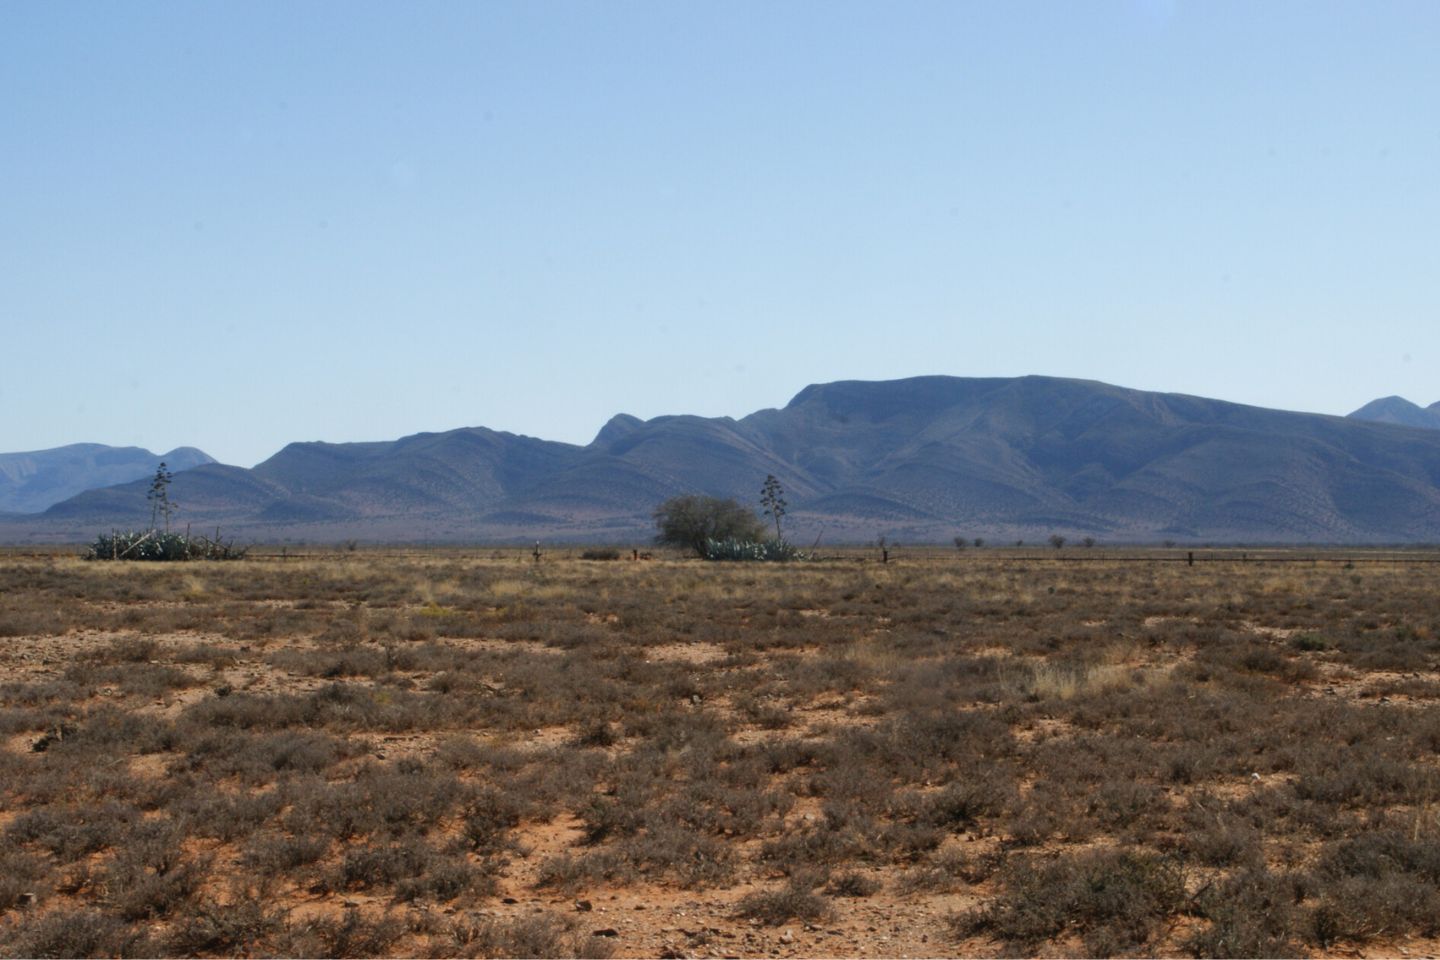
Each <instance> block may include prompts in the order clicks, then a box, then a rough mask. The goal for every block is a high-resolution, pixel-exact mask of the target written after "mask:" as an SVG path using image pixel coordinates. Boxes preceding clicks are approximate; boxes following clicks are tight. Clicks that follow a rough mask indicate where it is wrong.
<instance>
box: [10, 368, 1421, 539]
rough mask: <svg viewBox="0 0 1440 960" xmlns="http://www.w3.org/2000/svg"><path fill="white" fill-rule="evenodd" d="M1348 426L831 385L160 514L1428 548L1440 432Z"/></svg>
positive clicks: (390, 456) (353, 446) (445, 530)
mask: <svg viewBox="0 0 1440 960" xmlns="http://www.w3.org/2000/svg"><path fill="white" fill-rule="evenodd" d="M1374 406H1375V405H1374V404H1371V405H1369V406H1367V407H1366V408H1364V409H1366V410H1368V409H1370V407H1374ZM1417 409H1419V408H1417ZM1360 412H1361V411H1357V414H1356V415H1352V416H1351V417H1333V416H1324V415H1319V414H1310V413H1295V412H1288V411H1280V410H1270V409H1264V408H1260V407H1252V406H1245V405H1242V404H1235V403H1228V402H1225V401H1221V400H1212V399H1206V398H1202V397H1194V396H1187V395H1181V394H1166V393H1151V392H1145V391H1139V390H1130V389H1125V388H1121V387H1116V386H1110V385H1108V384H1103V383H1097V382H1093V381H1085V380H1070V379H1059V378H1053V377H1019V378H1003V379H1002V378H994V379H968V378H956V377H938V376H936V377H917V378H912V379H907V380H894V381H883V382H864V381H843V382H838V383H830V384H821V385H814V386H809V387H806V388H805V389H803V390H801V391H800V392H799V393H798V394H797V395H796V396H795V397H794V399H792V400H791V401H790V403H788V404H787V405H786V406H785V407H784V408H782V409H767V410H760V411H758V412H756V413H752V414H750V415H749V416H746V417H743V418H741V419H738V420H737V419H732V418H728V417H719V418H704V417H695V416H663V417H656V418H654V419H650V420H640V419H638V418H636V417H632V416H627V415H625V414H621V415H618V416H615V417H614V418H612V419H611V420H610V421H609V422H608V423H606V424H605V426H604V427H603V428H602V429H601V430H600V432H599V433H598V434H597V435H596V437H595V439H594V440H592V441H591V442H590V443H589V444H586V445H576V444H566V443H557V442H553V441H547V440H539V439H535V438H533V437H525V436H517V435H515V434H510V433H502V432H497V431H494V430H489V429H486V428H484V427H472V428H465V429H459V430H451V431H447V432H444V433H420V434H415V435H413V436H409V437H404V438H402V439H399V440H394V441H386V442H375V443H338V444H337V443H293V444H290V445H288V446H286V447H285V448H284V449H282V450H280V451H279V452H278V453H276V454H275V455H274V456H272V457H271V458H270V459H268V460H266V461H264V462H263V463H260V464H258V465H257V466H255V467H254V468H252V469H249V470H246V469H242V468H239V467H232V466H225V465H221V464H216V463H210V464H205V465H201V466H197V467H194V468H192V469H188V470H185V471H183V472H177V473H176V475H175V481H174V483H173V485H172V487H171V491H170V495H171V497H172V499H173V500H174V501H175V502H176V503H178V504H179V505H180V511H181V512H180V514H179V518H180V520H181V522H191V523H194V524H196V525H198V526H200V527H203V528H209V527H213V526H217V525H218V526H221V527H223V528H224V530H225V532H226V533H227V534H233V535H236V536H240V537H248V538H255V539H266V540H279V539H287V538H288V539H310V540H337V539H343V538H350V537H356V538H361V539H367V540H389V541H395V540H405V541H447V540H448V541H509V542H518V541H529V540H534V539H547V540H552V541H553V540H571V541H599V540H608V541H627V542H633V541H636V540H638V539H640V538H644V537H647V536H648V535H649V534H650V532H651V530H652V523H651V519H650V515H651V512H652V511H653V509H654V508H655V506H656V505H657V504H659V503H660V502H662V501H663V500H664V499H666V498H667V497H670V496H674V495H676V494H680V493H691V492H700V493H708V494H713V495H717V496H727V497H736V498H737V499H740V500H742V501H743V502H746V503H756V502H757V500H758V495H759V490H760V485H761V483H762V481H763V480H764V479H765V477H766V475H767V474H774V475H775V476H776V477H777V478H779V480H780V482H781V484H782V485H783V486H784V488H785V491H786V496H787V499H788V500H789V503H790V514H789V515H788V516H787V517H786V520H787V522H788V524H789V529H788V532H789V534H790V536H791V537H792V538H793V539H795V540H797V541H799V542H802V543H808V542H809V541H810V540H811V538H813V537H814V536H816V535H817V534H819V533H820V532H821V531H824V537H825V539H826V540H827V542H840V541H851V542H855V541H863V540H869V539H873V538H874V537H875V536H876V535H877V534H885V535H886V536H889V537H891V538H892V539H895V538H899V539H904V540H909V541H912V542H913V541H922V540H929V541H942V542H943V541H948V540H949V539H950V538H951V537H953V536H956V535H963V536H966V537H975V536H980V537H986V538H989V539H992V540H997V541H998V540H1006V541H1013V540H1014V539H1029V540H1043V539H1044V537H1045V536H1046V535H1048V534H1049V533H1052V532H1058V533H1062V534H1065V535H1067V536H1077V535H1090V536H1095V537H1096V538H1097V539H1100V540H1102V541H1145V540H1160V539H1175V540H1182V541H1201V540H1204V541H1216V542H1236V541H1248V542H1258V541H1266V542H1306V541H1310V542H1418V541H1435V540H1440V431H1431V430H1421V429H1415V428H1413V427H1410V426H1403V425H1397V424H1394V423H1387V422H1373V421H1374V419H1375V418H1374V417H1373V416H1365V417H1362V416H1359V414H1360ZM1382 412H1383V411H1382ZM1372 413H1373V411H1372ZM146 486H147V484H146V483H145V482H144V481H143V480H142V481H137V482H132V483H128V484H120V485H118V486H111V487H107V488H105V489H99V490H90V491H88V492H85V493H81V494H78V495H77V496H74V497H71V498H69V499H67V500H65V501H63V502H61V503H57V504H55V505H53V506H51V507H49V508H48V509H47V510H45V512H44V513H42V514H39V515H37V516H34V517H29V518H17V517H13V516H12V517H8V518H5V519H4V520H3V521H0V539H6V540H10V541H15V540H25V539H66V538H69V539H85V538H87V537H88V536H91V535H93V533H94V532H95V531H96V530H99V529H110V528H112V527H126V526H137V525H143V524H144V523H146V522H147V521H148V517H149V513H148V505H147V503H146V501H145V496H144V494H145V489H146Z"/></svg>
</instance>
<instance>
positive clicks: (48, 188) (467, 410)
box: [0, 0, 1440, 466]
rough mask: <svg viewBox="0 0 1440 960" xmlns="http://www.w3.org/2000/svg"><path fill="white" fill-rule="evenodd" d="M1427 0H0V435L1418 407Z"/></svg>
mask: <svg viewBox="0 0 1440 960" xmlns="http://www.w3.org/2000/svg"><path fill="white" fill-rule="evenodd" d="M1437 42H1440V4H1437V3H1434V2H1431V0H1424V2H1416V3H1376V4H1371V3H1360V2H1353V3H1345V4H1333V3H1319V2H1304V3H1287V2H1272V0H1267V2H1263V3H1255V2H1237V3H1224V2H1213V0H1206V2H1203V3H1199V2H1197V3H1186V2H1178V0H1176V2H1166V0H1121V2H1113V3H1070V2H1062V0H1053V2H1048V3H1022V2H1009V0H1006V2H998V0H997V2H993V3H978V2H977V3H966V2H960V0H949V2H943V3H905V2H899V3H880V2H874V3H864V4H856V3H844V2H837V0H824V2H814V3H808V2H783V0H782V2H773V0H767V2H761V3H743V2H741V3H737V2H724V3H713V4H709V3H700V2H678V3H677V2H668V0H667V2H654V3H638V2H620V0H615V2H604V3H598V2H597V3H553V2H542V0H523V2H513V3H502V2H490V3H479V2H460V0H455V2H450V3H417V2H404V3H400V2H393V3H386V4H369V3H359V2H354V0H344V2H334V3H319V2H308V3H305V2H302V3H292V2H284V3H281V2H270V3H266V2H245V3H219V2H183V3H174V4H158V3H140V2H129V3H110V2H104V3H98V2H97V3H80V2H73V3H43V2H32V3H21V2H9V3H5V4H4V6H3V7H0V336H3V340H0V342H3V354H0V356H3V360H0V410H3V416H0V450H3V451H14V450H30V449H39V448H44V447H51V446H57V445H60V444H63V443H71V442H76V441H82V440H88V441H99V442H104V443H113V444H139V445H143V446H148V447H150V448H152V449H155V450H157V451H160V450H164V449H168V448H169V447H172V446H175V445H179V444H193V445H196V446H200V447H202V448H204V449H206V450H207V451H209V452H210V453H212V454H213V455H215V456H217V457H219V458H220V459H222V460H225V461H227V462H232V463H239V464H242V465H246V466H248V465H250V464H253V463H255V462H256V461H258V460H260V459H263V458H264V457H266V456H268V455H269V454H271V453H273V452H274V451H275V450H277V449H278V448H279V447H280V446H281V445H283V444H284V443H286V442H288V441H290V440H333V441H341V440H360V439H390V438H394V437H398V436H401V435H404V434H407V433H413V432H417V431H421V430H443V429H449V428H452V427H458V426H468V425H484V426H490V427H494V428H496V429H504V430H511V431H514V432H518V433H527V434H531V435H534V436H542V437H546V438H550V439H557V440H568V441H574V442H587V441H588V440H589V439H590V438H591V437H592V436H593V434H594V433H595V431H596V430H597V429H598V428H599V427H600V426H601V424H602V423H604V421H605V420H606V419H607V418H608V417H609V416H610V415H612V414H614V413H617V412H621V411H624V412H628V413H632V414H636V415H638V416H641V417H650V416H655V415H659V414H664V413H699V414H706V415H721V414H729V415H734V416H739V415H743V414H745V413H748V412H750V411H752V410H755V409H758V408H761V407H766V406H779V405H782V404H784V403H785V402H786V401H787V400H788V399H789V398H790V397H791V396H792V395H793V394H794V393H795V392H797V391H798V390H799V389H800V388H802V387H803V386H805V385H806V384H808V383H812V382H824V381H831V380H839V379H888V378H894V377H904V376H913V375H917V374H931V373H945V374H954V375H961V376H1009V375H1018V374H1025V373H1044V374H1052V375H1058V376H1074V377H1085V378H1091V379H1098V380H1105V381H1108V382H1111V383H1117V384H1121V385H1124V386H1131V387H1139V388H1144V389H1160V390H1174V391H1181V392H1186V393H1196V394H1202V395H1206V396H1213V397H1219V398H1223V399H1229V400H1236V401H1241V402H1247V403H1256V404H1262V405H1265V406H1275V407H1283V408H1288V409H1300V410H1313V411H1319V412H1325V413H1345V412H1348V411H1349V410H1351V409H1353V408H1355V407H1357V406H1359V405H1360V404H1362V403H1364V402H1366V401H1368V400H1371V399H1373V398H1375V397H1377V396H1383V395H1387V394H1392V393H1399V394H1402V395H1405V396H1408V397H1409V398H1410V399H1412V400H1414V401H1416V402H1419V403H1421V404H1428V403H1430V402H1432V401H1435V400H1440V377H1437V375H1436V372H1437V370H1440V56H1437V55H1436V50H1437Z"/></svg>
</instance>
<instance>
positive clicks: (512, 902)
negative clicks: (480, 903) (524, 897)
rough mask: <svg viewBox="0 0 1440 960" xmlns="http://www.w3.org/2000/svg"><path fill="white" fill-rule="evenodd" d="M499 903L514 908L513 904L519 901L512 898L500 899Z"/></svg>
mask: <svg viewBox="0 0 1440 960" xmlns="http://www.w3.org/2000/svg"><path fill="white" fill-rule="evenodd" d="M500 902H501V903H503V904H506V905H507V906H514V905H515V904H517V903H519V902H520V901H519V900H516V899H515V898H514V897H502V898H501V900H500Z"/></svg>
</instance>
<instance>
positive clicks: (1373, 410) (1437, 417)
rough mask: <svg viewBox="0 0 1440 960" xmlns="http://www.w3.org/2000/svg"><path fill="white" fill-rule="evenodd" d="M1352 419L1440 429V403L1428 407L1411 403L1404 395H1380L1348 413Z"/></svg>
mask: <svg viewBox="0 0 1440 960" xmlns="http://www.w3.org/2000/svg"><path fill="white" fill-rule="evenodd" d="M1350 417H1351V418H1352V419H1354V420H1370V421H1372V422H1374V423H1393V424H1396V425H1398V426H1402V427H1421V428H1424V429H1428V430H1436V429H1440V403H1432V404H1431V405H1430V406H1429V408H1428V409H1427V408H1425V407H1422V406H1420V405H1419V404H1415V403H1411V402H1410V401H1409V400H1406V399H1405V398H1404V397H1397V396H1391V397H1381V398H1380V399H1378V400H1371V401H1370V402H1369V403H1367V404H1365V406H1363V407H1361V408H1360V409H1359V410H1356V411H1355V412H1354V413H1352V414H1350Z"/></svg>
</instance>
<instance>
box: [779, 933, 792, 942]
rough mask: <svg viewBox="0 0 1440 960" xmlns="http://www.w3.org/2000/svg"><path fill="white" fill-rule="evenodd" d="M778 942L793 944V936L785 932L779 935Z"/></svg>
mask: <svg viewBox="0 0 1440 960" xmlns="http://www.w3.org/2000/svg"><path fill="white" fill-rule="evenodd" d="M780 942H781V943H794V942H795V934H793V933H791V932H790V931H789V930H786V931H785V932H784V933H782V934H780Z"/></svg>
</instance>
